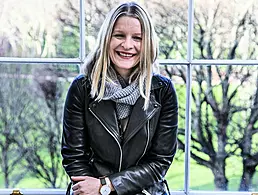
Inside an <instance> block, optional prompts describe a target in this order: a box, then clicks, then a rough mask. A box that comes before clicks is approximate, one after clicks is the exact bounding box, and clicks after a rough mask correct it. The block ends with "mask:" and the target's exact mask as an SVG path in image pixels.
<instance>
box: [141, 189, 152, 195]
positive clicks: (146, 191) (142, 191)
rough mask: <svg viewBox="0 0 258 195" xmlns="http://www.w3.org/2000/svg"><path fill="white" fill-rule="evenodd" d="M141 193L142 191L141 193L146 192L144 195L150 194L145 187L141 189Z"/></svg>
mask: <svg viewBox="0 0 258 195" xmlns="http://www.w3.org/2000/svg"><path fill="white" fill-rule="evenodd" d="M142 193H143V194H146V195H151V194H150V193H149V192H148V191H147V190H145V189H143V190H142Z"/></svg>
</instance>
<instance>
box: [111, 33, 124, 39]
mask: <svg viewBox="0 0 258 195" xmlns="http://www.w3.org/2000/svg"><path fill="white" fill-rule="evenodd" d="M113 37H115V38H117V39H122V38H124V35H123V34H119V33H117V34H113Z"/></svg>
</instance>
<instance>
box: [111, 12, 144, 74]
mask: <svg viewBox="0 0 258 195" xmlns="http://www.w3.org/2000/svg"><path fill="white" fill-rule="evenodd" d="M141 44H142V29H141V24H140V21H139V20H138V19H136V18H133V17H129V16H121V17H119V18H118V19H117V21H116V23H115V25H114V29H113V32H112V37H111V41H110V46H109V56H110V59H111V61H112V62H113V64H114V68H115V69H116V71H117V72H118V73H119V74H120V75H121V76H122V77H124V78H125V79H127V78H128V77H129V76H130V73H131V72H132V68H133V67H134V66H136V65H137V64H138V63H139V61H140V52H141Z"/></svg>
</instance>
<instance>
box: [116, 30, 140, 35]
mask: <svg viewBox="0 0 258 195" xmlns="http://www.w3.org/2000/svg"><path fill="white" fill-rule="evenodd" d="M113 33H124V31H122V30H116V29H114V30H113V32H112V34H113ZM133 35H138V36H142V33H138V32H137V33H133Z"/></svg>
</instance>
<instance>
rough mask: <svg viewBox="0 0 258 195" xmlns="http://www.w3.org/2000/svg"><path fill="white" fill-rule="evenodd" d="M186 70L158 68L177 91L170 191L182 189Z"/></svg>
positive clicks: (167, 176) (167, 66)
mask: <svg viewBox="0 0 258 195" xmlns="http://www.w3.org/2000/svg"><path fill="white" fill-rule="evenodd" d="M186 69H187V66H184V65H166V64H162V65H161V66H160V73H161V74H162V75H164V76H166V77H168V78H170V79H171V80H172V82H173V84H174V86H175V88H176V91H177V96H178V103H179V120H178V151H177V153H176V156H175V158H174V161H173V163H172V165H171V167H170V169H169V170H168V173H167V175H166V179H167V182H168V185H169V187H170V190H183V189H184V174H185V170H184V167H185V164H184V163H185V162H184V160H185V152H184V147H185V109H186V108H185V106H186Z"/></svg>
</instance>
